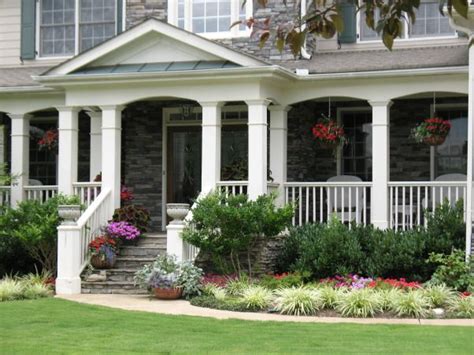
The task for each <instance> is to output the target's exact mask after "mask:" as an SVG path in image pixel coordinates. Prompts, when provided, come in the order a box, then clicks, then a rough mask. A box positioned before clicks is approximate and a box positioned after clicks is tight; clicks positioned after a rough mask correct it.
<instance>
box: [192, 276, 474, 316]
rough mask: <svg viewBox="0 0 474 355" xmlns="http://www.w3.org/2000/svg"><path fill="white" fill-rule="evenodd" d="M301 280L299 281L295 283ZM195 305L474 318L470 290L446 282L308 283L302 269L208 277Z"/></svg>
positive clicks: (345, 279)
mask: <svg viewBox="0 0 474 355" xmlns="http://www.w3.org/2000/svg"><path fill="white" fill-rule="evenodd" d="M269 279H273V280H276V282H274V283H272V282H270V280H269ZM210 280H216V281H217V282H216V283H212V282H209V281H210ZM225 280H227V282H224V281H225ZM298 280H299V285H296V283H297V282H298ZM278 284H279V285H281V286H280V287H278ZM288 285H291V286H288ZM191 304H193V305H195V306H201V307H207V308H215V309H223V310H231V311H242V312H244V311H249V312H256V311H258V312H271V313H274V312H278V313H281V314H290V315H298V316H301V315H318V316H344V317H390V318H392V317H402V318H433V317H441V318H473V317H474V296H473V295H471V294H470V293H469V292H463V293H460V292H457V291H455V290H453V289H451V288H449V287H447V286H445V285H442V284H441V285H428V284H425V285H422V284H420V283H417V282H408V281H406V280H405V279H390V278H389V279H383V278H376V279H373V278H364V277H361V276H358V275H347V276H335V277H332V278H326V279H322V280H320V281H318V282H315V283H307V284H304V283H303V281H302V276H301V275H298V274H283V275H274V276H266V277H264V278H263V279H259V280H257V279H254V280H252V279H249V278H241V279H236V278H228V279H225V277H222V278H219V277H217V276H215V275H212V276H211V277H206V278H204V282H203V293H202V295H201V296H198V297H195V298H193V299H191Z"/></svg>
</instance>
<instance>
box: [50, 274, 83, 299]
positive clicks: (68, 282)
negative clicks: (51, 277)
mask: <svg viewBox="0 0 474 355" xmlns="http://www.w3.org/2000/svg"><path fill="white" fill-rule="evenodd" d="M80 293H81V278H80V277H73V278H57V279H56V294H58V295H78V294H80Z"/></svg>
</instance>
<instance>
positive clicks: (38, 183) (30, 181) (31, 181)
mask: <svg viewBox="0 0 474 355" xmlns="http://www.w3.org/2000/svg"><path fill="white" fill-rule="evenodd" d="M28 185H30V186H43V183H42V182H41V181H39V180H35V179H28Z"/></svg>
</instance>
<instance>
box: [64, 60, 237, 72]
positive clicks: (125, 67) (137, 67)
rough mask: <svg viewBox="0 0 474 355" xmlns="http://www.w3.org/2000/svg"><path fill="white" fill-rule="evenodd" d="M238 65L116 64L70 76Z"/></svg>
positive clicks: (179, 63) (186, 63)
mask: <svg viewBox="0 0 474 355" xmlns="http://www.w3.org/2000/svg"><path fill="white" fill-rule="evenodd" d="M237 67H240V65H238V64H235V63H232V62H229V61H191V62H165V63H140V64H117V65H107V66H100V67H89V68H82V69H78V70H76V71H74V72H72V73H71V74H74V75H86V74H113V73H157V72H166V71H186V70H203V69H224V68H225V69H227V68H237Z"/></svg>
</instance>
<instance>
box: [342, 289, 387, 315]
mask: <svg viewBox="0 0 474 355" xmlns="http://www.w3.org/2000/svg"><path fill="white" fill-rule="evenodd" d="M381 306H382V301H381V297H380V295H379V294H378V293H376V292H374V291H373V290H371V289H360V290H353V291H352V292H348V293H345V294H344V295H343V296H342V297H341V298H340V300H339V302H338V304H337V307H336V309H337V310H338V311H339V312H340V313H341V314H342V315H343V316H344V317H373V316H374V315H375V314H376V313H377V312H379V311H380V310H381Z"/></svg>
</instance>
